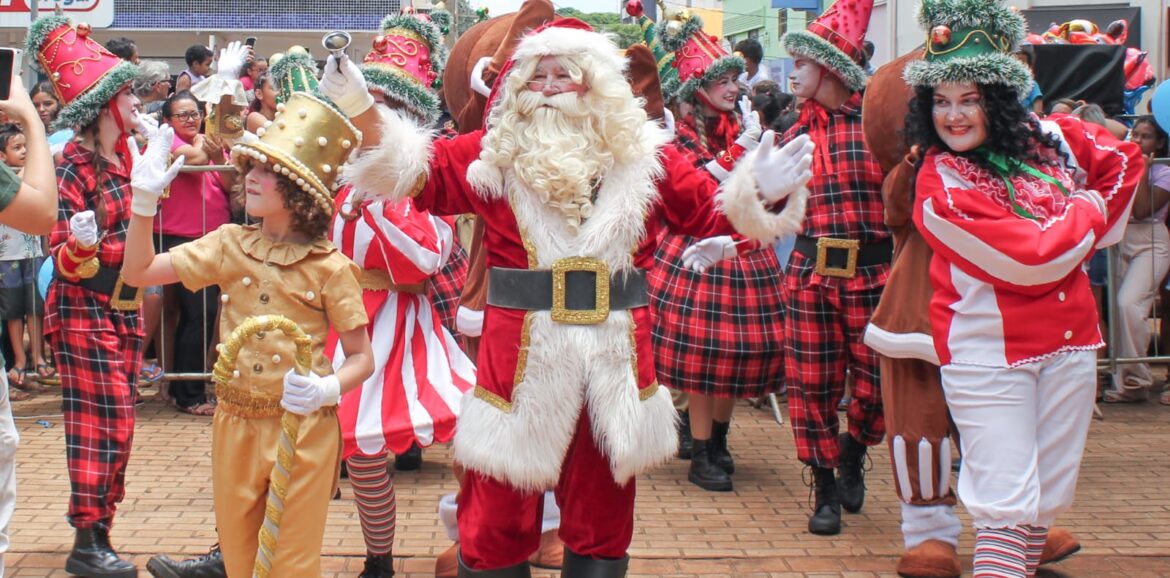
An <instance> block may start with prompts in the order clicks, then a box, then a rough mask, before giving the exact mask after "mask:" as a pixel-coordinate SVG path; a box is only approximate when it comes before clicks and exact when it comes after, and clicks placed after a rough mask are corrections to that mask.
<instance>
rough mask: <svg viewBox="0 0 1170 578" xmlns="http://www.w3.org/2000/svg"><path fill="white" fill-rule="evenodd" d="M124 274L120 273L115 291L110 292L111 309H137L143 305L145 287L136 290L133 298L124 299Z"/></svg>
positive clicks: (115, 284)
mask: <svg viewBox="0 0 1170 578" xmlns="http://www.w3.org/2000/svg"><path fill="white" fill-rule="evenodd" d="M122 286H123V283H122V275H118V282H117V283H114V292H113V293H110V309H114V310H116V311H137V310H138V308H139V307H141V306H142V293H143V291H144V288H143V287H139V288H137V289H136V290H135V291H134V298H133V299H122V297H121V295H122Z"/></svg>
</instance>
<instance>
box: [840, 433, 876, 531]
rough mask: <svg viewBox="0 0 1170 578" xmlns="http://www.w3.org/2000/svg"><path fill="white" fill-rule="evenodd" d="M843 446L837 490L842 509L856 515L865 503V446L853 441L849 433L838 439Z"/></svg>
mask: <svg viewBox="0 0 1170 578" xmlns="http://www.w3.org/2000/svg"><path fill="white" fill-rule="evenodd" d="M838 439H839V441H840V444H841V465H840V466H839V467H838V468H837V489H838V490H839V491H840V494H841V507H843V508H845V511H846V512H849V513H850V514H856V513H857V512H860V511H861V505H862V504H864V503H865V468H864V466H865V456H866V450H867V449H868V448H866V447H865V444H863V443H861V442H859V441H857V440H855V439H853V436H851V435H849V432H843V433H842V434H841V437H840V438H838Z"/></svg>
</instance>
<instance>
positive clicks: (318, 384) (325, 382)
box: [280, 369, 341, 415]
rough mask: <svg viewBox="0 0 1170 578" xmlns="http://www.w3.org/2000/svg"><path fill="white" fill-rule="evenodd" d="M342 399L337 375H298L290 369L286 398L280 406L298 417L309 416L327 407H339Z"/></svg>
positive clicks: (282, 398)
mask: <svg viewBox="0 0 1170 578" xmlns="http://www.w3.org/2000/svg"><path fill="white" fill-rule="evenodd" d="M338 399H341V382H340V381H337V376H336V375H327V376H325V377H321V376H320V375H317V374H316V373H313V372H309V375H297V372H296V370H292V369H290V370H289V372H288V373H286V374H284V396H283V397H281V398H280V406H281V407H283V408H284V409H285V410H286V411H291V412H292V413H295V414H297V415H309V414H311V413H313V412H315V411H317V410H319V409H321V408H322V407H325V406H327V405H337V400H338Z"/></svg>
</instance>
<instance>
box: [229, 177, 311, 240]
mask: <svg viewBox="0 0 1170 578" xmlns="http://www.w3.org/2000/svg"><path fill="white" fill-rule="evenodd" d="M253 163H254V161H253V160H252V159H250V158H246V157H245V159H244V160H241V161H240V162H239V164H238V165H237V168H236V170H238V171H239V172H240V175H246V174H247V173H248V171H250V170H252V164H253ZM270 169H271V167H270ZM276 190H278V191H280V196H281V197H283V198H284V208H286V209H288V210H289V211H291V212H292V227H293V229H295V230H296V231H298V232H300V233H301V234H304V235H307V236H309V237H310V238H313V239H320V238H324V237H325V234H326V233H328V232H329V223H330V221H332V219H333V212H332V211H326V210H325V209H323V208H321V205H319V204H317V201H316V200H314V199H313V195H311V194H309V193H307V192H305V191H304V189H301V188H300V187H299V186H297V185H296V183H294V182H292V181H290V180H289V178H288V177H286V176H284V175H281V174H276Z"/></svg>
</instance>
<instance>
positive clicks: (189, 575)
mask: <svg viewBox="0 0 1170 578" xmlns="http://www.w3.org/2000/svg"><path fill="white" fill-rule="evenodd" d="M146 570H147V571H148V572H150V575H151V576H154V577H155V578H227V568H224V565H223V554H222V553H221V552H220V551H219V544H216V545H214V546H212V547H211V551H210V552H208V553H206V554H204V555H202V556H199V557H198V558H192V559H190V560H171V559H170V558H169V557H167V556H155V557H153V558H151V559H150V561H149V562H147V563H146Z"/></svg>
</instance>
